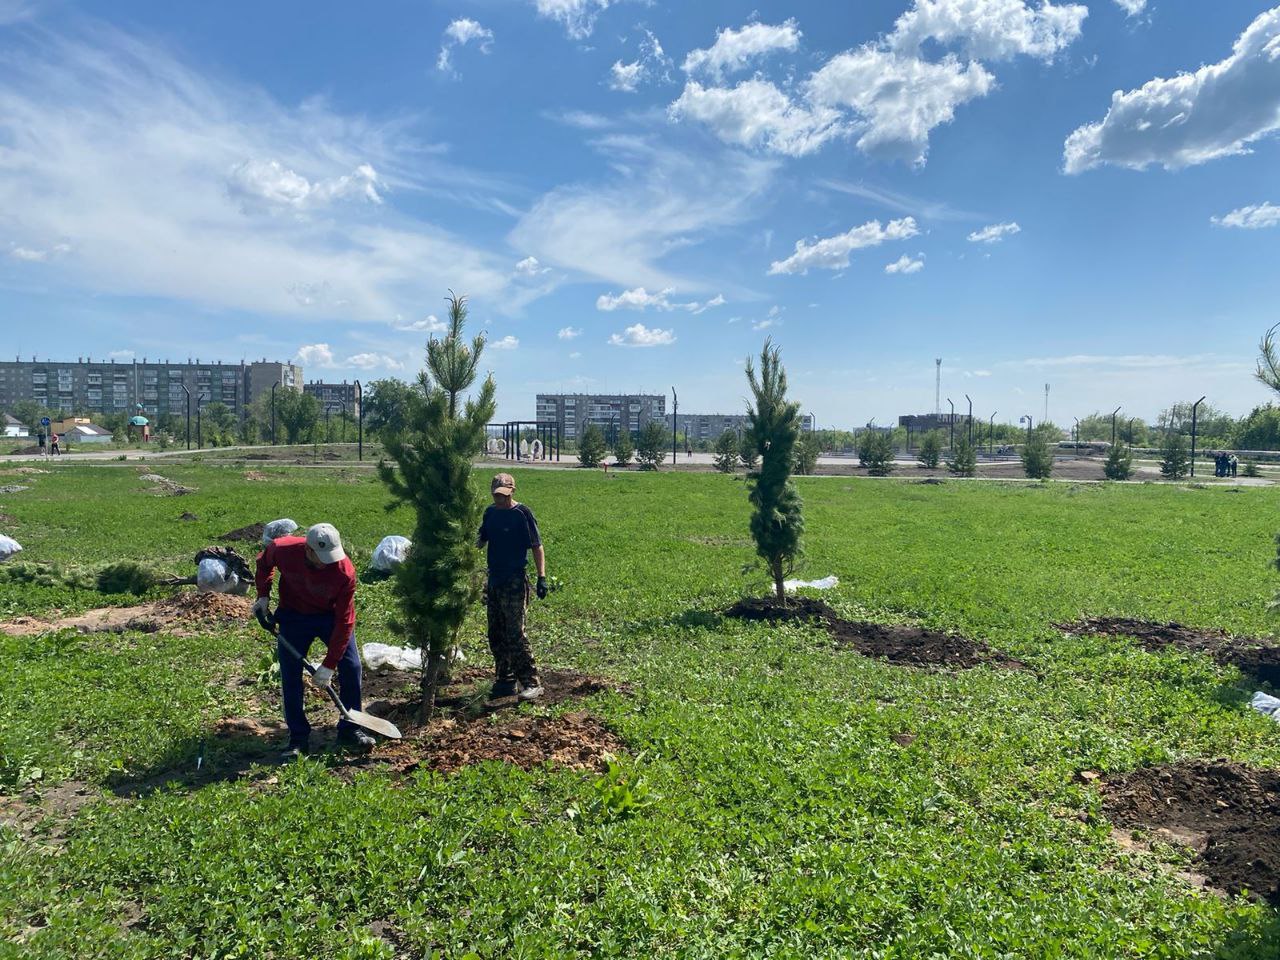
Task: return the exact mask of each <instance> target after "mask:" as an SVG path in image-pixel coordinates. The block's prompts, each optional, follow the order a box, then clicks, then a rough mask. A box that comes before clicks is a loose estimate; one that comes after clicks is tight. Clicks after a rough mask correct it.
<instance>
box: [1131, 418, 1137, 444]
mask: <svg viewBox="0 0 1280 960" xmlns="http://www.w3.org/2000/svg"><path fill="white" fill-rule="evenodd" d="M1137 419H1138V418H1137V417H1130V418H1129V446H1130V448H1132V447H1133V422H1134V421H1135V420H1137Z"/></svg>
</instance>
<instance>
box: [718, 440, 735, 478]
mask: <svg viewBox="0 0 1280 960" xmlns="http://www.w3.org/2000/svg"><path fill="white" fill-rule="evenodd" d="M715 465H716V469H717V470H719V471H720V472H721V473H733V468H734V467H736V466H737V465H738V435H737V434H736V433H734V432H733V431H732V430H726V431H725V432H724V433H722V434H720V436H719V438H718V439H717V440H716V456H715Z"/></svg>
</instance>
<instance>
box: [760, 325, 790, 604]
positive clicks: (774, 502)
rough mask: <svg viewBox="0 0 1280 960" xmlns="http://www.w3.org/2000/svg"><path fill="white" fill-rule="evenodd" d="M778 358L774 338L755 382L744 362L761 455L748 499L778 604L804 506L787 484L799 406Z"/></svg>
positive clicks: (762, 353)
mask: <svg viewBox="0 0 1280 960" xmlns="http://www.w3.org/2000/svg"><path fill="white" fill-rule="evenodd" d="M780 354H781V351H780V350H779V348H777V347H775V346H774V345H773V340H772V339H769V340H766V341H765V342H764V348H763V349H762V350H761V351H760V373H759V376H758V377H757V375H756V367H755V363H754V362H753V361H752V359H751V358H750V357H748V358H747V384H748V385H749V386H750V387H751V395H752V397H753V398H754V400H755V403H754V405H753V406H752V407H751V409H750V410H748V411H747V422H748V424H749V425H750V427H749V428H750V432H751V435H752V437H753V439H754V441H755V448H756V449H757V450H759V451H760V455H761V462H760V469H759V471H758V472H754V473H752V474H750V475H749V478H748V479H749V481H750V493H749V495H748V499H749V500H750V501H751V506H752V508H753V509H752V512H751V537H752V539H753V540H755V544H756V553H757V554H758V555H759V556H760V558H761V559H762V560H764V562H765V564H766V565H767V566H768V568H769V576H770V578H771V579H772V580H773V587H774V593H775V595H776V596H777V599H778V602H779V603H785V602H786V598H787V591H786V587H784V586H783V581H784V580H785V579H786V575H787V572H788V571H789V570H791V569H792V568H793V567H794V566H795V562H796V560H797V559H798V558H799V557H800V555H801V553H802V551H803V549H804V546H803V540H802V538H803V535H804V502H803V501H802V500H801V499H800V493H799V491H797V490H796V487H795V484H794V483H793V482H792V480H791V471H792V469H793V468H794V467H795V447H796V441H797V440H799V438H800V404H798V403H796V402H795V401H794V400H788V399H787V372H786V370H784V369H783V367H782V360H781V356H780Z"/></svg>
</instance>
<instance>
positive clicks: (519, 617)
mask: <svg viewBox="0 0 1280 960" xmlns="http://www.w3.org/2000/svg"><path fill="white" fill-rule="evenodd" d="M489 489H490V490H491V491H492V493H493V506H491V507H488V508H486V509H485V512H484V519H483V520H482V521H481V523H480V535H479V536H478V537H477V538H476V546H477V547H484V546H487V547H488V548H489V583H488V588H487V590H486V593H487V595H488V603H487V606H488V608H489V649H490V650H492V651H493V664H494V669H495V672H496V675H497V680H496V682H495V683H494V685H493V689H492V690H491V691H490V693H489V698H490V699H491V700H492V699H497V698H498V697H510V696H515V695H519V697H520V699H522V700H533V699H536V698H537V697H540V696H542V685H541V684H540V683H539V682H538V668H537V666H535V664H534V662H533V652H532V651H531V650H530V649H529V638H528V637H526V636H525V632H524V614H525V609H526V608H527V607H528V605H529V577H528V575H527V574H526V573H525V569H526V567H527V565H528V563H529V551H530V550H532V551H533V564H534V568H535V569H536V570H537V571H538V586H537V593H538V599H539V600H543V599H545V598H546V596H547V556H546V553H545V552H544V551H543V549H542V537H541V536H540V535H539V534H538V521H537V520H536V519H535V518H534V516H533V511H532V510H530V509H529V508H528V507H527V506H525V505H524V504H523V503H517V502H516V501H515V497H514V494H515V489H516V481H515V477H513V476H511V474H509V473H499V474H498V475H497V476H495V477H494V478H493V481H492V482H491V483H490V484H489Z"/></svg>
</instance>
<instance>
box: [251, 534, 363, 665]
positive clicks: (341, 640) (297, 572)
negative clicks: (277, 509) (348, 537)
mask: <svg viewBox="0 0 1280 960" xmlns="http://www.w3.org/2000/svg"><path fill="white" fill-rule="evenodd" d="M306 549H307V538H306V537H280V538H279V539H278V540H276V541H274V542H273V543H271V544H270V545H269V546H268V547H267V548H266V549H265V550H263V551H262V552H261V553H260V554H258V575H257V578H256V579H257V583H258V596H260V597H269V596H271V581H272V579H273V578H274V577H275V571H276V570H277V569H278V570H279V571H280V602H279V603H278V604H277V605H276V606H277V608H278V609H280V610H288V611H289V612H291V613H301V614H304V615H312V616H314V615H318V614H331V615H332V616H333V633H332V634H331V635H330V636H329V652H328V653H326V654H325V658H324V665H325V666H326V667H328V668H329V669H330V670H333V669H336V668H337V666H338V661H339V660H341V659H342V655H343V654H344V653H346V652H347V644H348V643H350V642H351V634H352V632H353V631H354V630H355V626H356V568H355V567H353V566H352V565H351V561H350V560H348V559H347V558H346V557H343V558H342V559H341V560H339V561H338V562H337V563H330V564H326V565H325V566H323V567H313V566H311V564H309V563H307V554H306Z"/></svg>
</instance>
